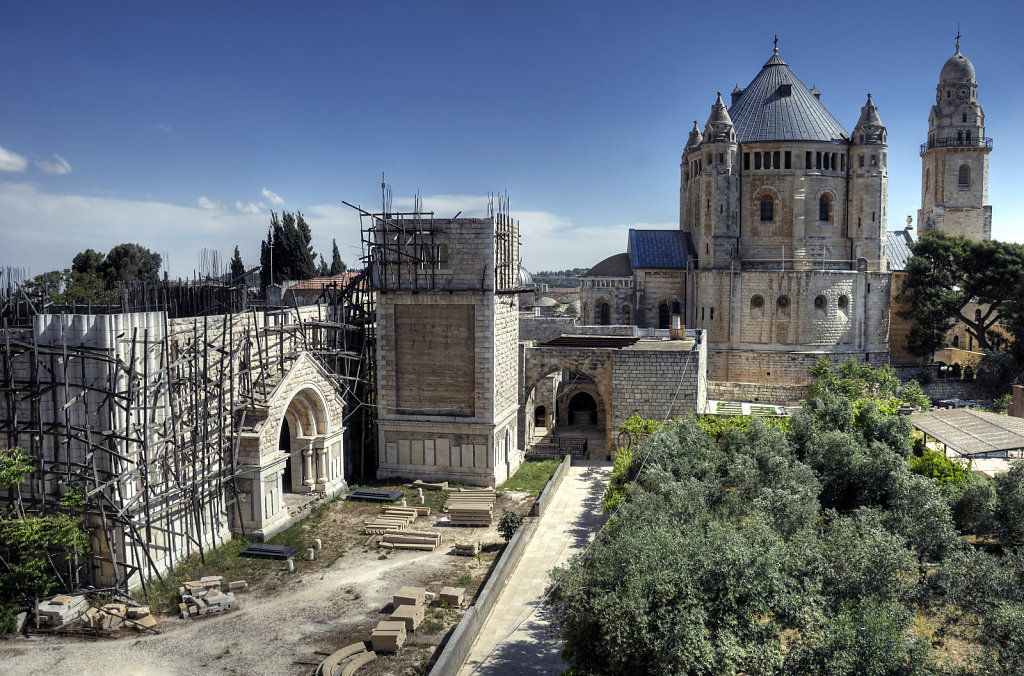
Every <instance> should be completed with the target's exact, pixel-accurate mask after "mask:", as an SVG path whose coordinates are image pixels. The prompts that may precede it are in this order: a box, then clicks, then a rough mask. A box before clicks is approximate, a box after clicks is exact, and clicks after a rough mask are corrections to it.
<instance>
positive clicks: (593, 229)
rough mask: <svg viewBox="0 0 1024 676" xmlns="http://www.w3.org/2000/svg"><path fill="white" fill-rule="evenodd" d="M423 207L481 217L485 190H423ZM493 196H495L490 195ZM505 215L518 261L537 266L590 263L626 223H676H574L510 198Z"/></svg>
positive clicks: (403, 204)
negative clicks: (514, 229) (515, 236)
mask: <svg viewBox="0 0 1024 676" xmlns="http://www.w3.org/2000/svg"><path fill="white" fill-rule="evenodd" d="M421 199H422V202H423V210H424V211H432V212H434V216H435V217H438V218H452V217H454V216H455V214H457V213H459V212H460V211H461V212H462V214H461V216H460V217H465V218H481V217H484V216H486V215H487V203H488V197H487V196H486V195H428V196H424V197H422V198H421ZM495 202H497V200H495ZM393 203H394V206H395V207H396V208H397V209H402V210H411V209H412V208H413V204H414V198H412V197H395V198H394V200H393ZM511 216H512V217H513V218H514V219H516V220H517V221H519V240H520V247H519V257H520V258H521V259H522V262H523V266H524V267H526V268H527V269H528V270H530V271H533V272H536V271H539V270H564V269H566V268H576V267H592V266H594V265H596V264H597V263H599V262H601V261H602V260H604V259H605V258H607V257H608V256H612V255H614V254H617V253H622V252H623V251H625V250H626V240H627V239H628V237H629V229H630V228H640V229H650V230H662V229H664V230H671V229H674V228H676V227H678V225H677V224H676V223H672V222H668V223H627V224H615V225H578V224H576V223H574V222H573V220H572V219H571V218H568V217H566V216H560V215H558V214H553V213H550V212H547V211H521V210H517V209H516V208H515V203H514V202H513V204H512V209H511Z"/></svg>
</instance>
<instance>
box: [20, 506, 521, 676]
mask: <svg viewBox="0 0 1024 676" xmlns="http://www.w3.org/2000/svg"><path fill="white" fill-rule="evenodd" d="M398 488H399V489H400V488H401V487H398ZM426 494H427V499H428V502H427V504H428V505H431V506H432V507H433V508H434V509H433V511H432V513H431V514H430V516H428V517H421V518H420V519H418V520H417V521H416V523H415V525H414V527H415V528H417V529H420V528H424V527H428V526H429V527H433V528H437V529H438V530H439V531H440V532H441V534H442V535H441V537H442V540H441V546H440V547H438V548H437V549H435V550H434V551H432V552H421V551H412V550H393V551H388V552H387V553H385V551H384V550H379V549H378V548H377V547H376V546H373V545H371V546H367V544H366V543H367V540H368V539H369V538H370V536H368V535H364V534H363V533H362V524H363V522H364V521H365V520H366V519H368V518H369V517H370V516H371V515H373V514H376V513H379V512H380V509H381V508H380V505H375V504H367V503H351V502H346V501H344V500H337V501H335V502H332V503H329V504H328V505H327V506H326V507H325V508H321V509H320V510H318V511H316V512H314V514H313V515H312V516H310V517H309V518H307V519H306V520H305V521H304V522H303V523H302V524H300V525H299V526H298V527H297V528H294V529H293V530H292V531H291V532H290V533H289V534H288V536H289V540H290V543H294V544H299V545H305V546H312V541H313V539H314V538H320V539H321V540H322V541H323V549H322V550H321V551H320V552H319V556H318V558H317V560H315V561H312V562H309V561H304V560H301V559H300V558H298V557H297V558H296V559H295V565H296V571H295V572H294V573H287V572H286V571H285V568H284V564H283V563H282V562H264V561H250V560H248V559H244V560H243V559H234V560H232V561H231V565H230V570H228V571H220V572H218V571H217V570H215V569H203V574H226V575H227V576H228V579H241V578H242V577H246V578H247V579H248V580H249V582H250V585H251V588H250V591H248V592H242V593H239V594H237V595H236V596H237V598H238V600H239V608H238V610H236V611H234V612H230V613H227V614H224V615H212V616H209V617H205V618H202V619H198V620H182V619H178V618H177V617H176V616H175V615H170V614H163V615H160V616H159V617H158V620H159V625H158V627H157V628H158V629H159V630H160V632H161V633H160V634H159V635H148V636H142V635H140V634H138V633H136V632H135V631H133V630H122V631H120V632H117V633H116V638H113V639H87V638H76V637H54V636H38V635H36V636H32V637H31V638H28V639H25V638H20V637H15V638H9V639H7V640H0V664H2V665H3V669H2V671H3V672H4V673H25V674H29V673H47V672H50V673H53V672H55V671H59V672H61V673H63V672H68V671H73V673H77V674H85V675H91V674H97V675H102V676H113V674H129V675H144V674H145V675H149V674H189V675H192V676H195V675H197V674H211V673H213V674H219V673H226V674H233V673H237V674H296V675H299V674H309V673H311V672H312V670H313V669H314V668H315V666H316V664H318V663H319V662H320V661H322V660H323V659H324V658H325V657H326V655H327V654H329V653H331V652H333V651H335V650H337V649H339V648H342V647H344V646H347V645H349V644H351V643H355V642H357V641H369V638H370V630H371V629H372V628H373V627H374V626H375V625H376V623H377V622H378V621H379V620H383V619H387V618H388V615H389V613H390V611H391V607H390V604H391V596H392V594H394V593H395V592H396V591H397V590H398V589H399V588H400V587H402V586H403V585H412V586H421V587H426V588H427V590H428V591H432V592H435V593H436V592H439V591H440V589H441V587H442V586H445V585H451V586H457V587H466V589H467V603H468V602H469V600H470V599H472V598H475V596H476V594H477V592H478V591H479V588H480V587H481V586H482V584H483V582H484V580H485V578H486V575H487V573H488V571H489V570H490V567H491V565H492V564H493V562H494V560H495V558H496V556H497V554H498V553H499V552H500V549H501V545H502V544H503V540H502V539H501V537H500V536H499V535H498V533H497V530H496V525H497V518H495V519H494V524H492V526H491V527H489V528H466V527H451V526H448V525H447V515H446V514H443V513H442V512H441V510H440V509H439V507H440V505H441V504H442V503H443V500H444V496H443V494H441V493H440V492H433V491H428V492H426ZM531 503H532V497H530V496H529V495H528V494H526V493H517V492H513V491H505V492H503V493H502V494H500V495H499V500H498V504H497V507H499V508H500V507H505V508H509V509H515V510H516V511H518V512H520V513H524V512H525V511H526V510H528V509H529V506H530V504H531ZM410 504H412V502H410ZM496 513H498V514H500V510H496ZM461 540H479V541H480V542H481V544H482V545H483V546H484V552H483V553H482V554H481V555H480V556H478V557H461V556H455V555H454V554H453V553H452V551H453V547H454V544H455V542H457V541H461ZM302 551H303V549H302V548H300V554H301V552H302ZM462 612H463V611H462V610H455V609H442V608H439V607H437V606H430V607H428V609H427V611H426V619H425V620H424V622H423V624H421V625H420V626H419V628H418V629H417V630H416V632H415V633H412V634H410V635H409V640H408V642H407V643H406V644H405V647H404V648H403V649H402V650H401V651H399V653H398V654H396V655H379V656H378V658H377V660H375V661H374V662H371V663H369V664H367V665H366V666H364V667H363V668H361V669H360V670H359V675H360V676H383V675H384V674H403V673H405V672H406V670H410V669H411V668H412V667H415V666H418V665H422V664H426V663H428V662H429V660H430V658H431V656H432V655H433V653H434V651H435V650H436V648H437V646H438V644H439V643H440V642H441V641H442V640H443V639H444V637H445V636H446V635H447V634H448V633H450V631H451V630H452V629H453V628H454V626H455V625H456V624H457V622H458V619H459V618H460V617H461V616H462Z"/></svg>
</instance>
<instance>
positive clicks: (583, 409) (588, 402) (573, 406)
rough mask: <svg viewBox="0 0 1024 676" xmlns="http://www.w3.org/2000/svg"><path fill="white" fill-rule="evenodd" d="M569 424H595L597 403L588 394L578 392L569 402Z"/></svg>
mask: <svg viewBox="0 0 1024 676" xmlns="http://www.w3.org/2000/svg"><path fill="white" fill-rule="evenodd" d="M569 424H570V425H596V424H597V402H596V401H594V398H593V397H592V396H590V394H588V393H586V392H578V393H576V394H575V395H574V396H573V398H572V399H570V400H569Z"/></svg>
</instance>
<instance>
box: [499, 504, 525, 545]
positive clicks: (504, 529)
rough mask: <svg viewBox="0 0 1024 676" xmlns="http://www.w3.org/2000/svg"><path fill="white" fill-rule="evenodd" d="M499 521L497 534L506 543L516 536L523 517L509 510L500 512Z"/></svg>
mask: <svg viewBox="0 0 1024 676" xmlns="http://www.w3.org/2000/svg"><path fill="white" fill-rule="evenodd" d="M501 512H502V513H501V521H499V522H498V533H499V534H500V535H501V537H503V538H504V539H505V542H508V541H509V540H511V539H512V536H513V535H515V534H516V531H517V530H519V527H520V526H522V525H523V517H521V516H519V514H518V513H517V512H513V511H512V510H511V509H503V510H501Z"/></svg>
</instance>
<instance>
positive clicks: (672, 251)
mask: <svg viewBox="0 0 1024 676" xmlns="http://www.w3.org/2000/svg"><path fill="white" fill-rule="evenodd" d="M686 250H687V246H686V237H685V236H684V233H683V232H682V231H680V230H634V229H633V228H630V229H629V262H630V264H631V265H632V266H633V269H634V270H636V269H644V268H646V269H654V270H685V269H686Z"/></svg>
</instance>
